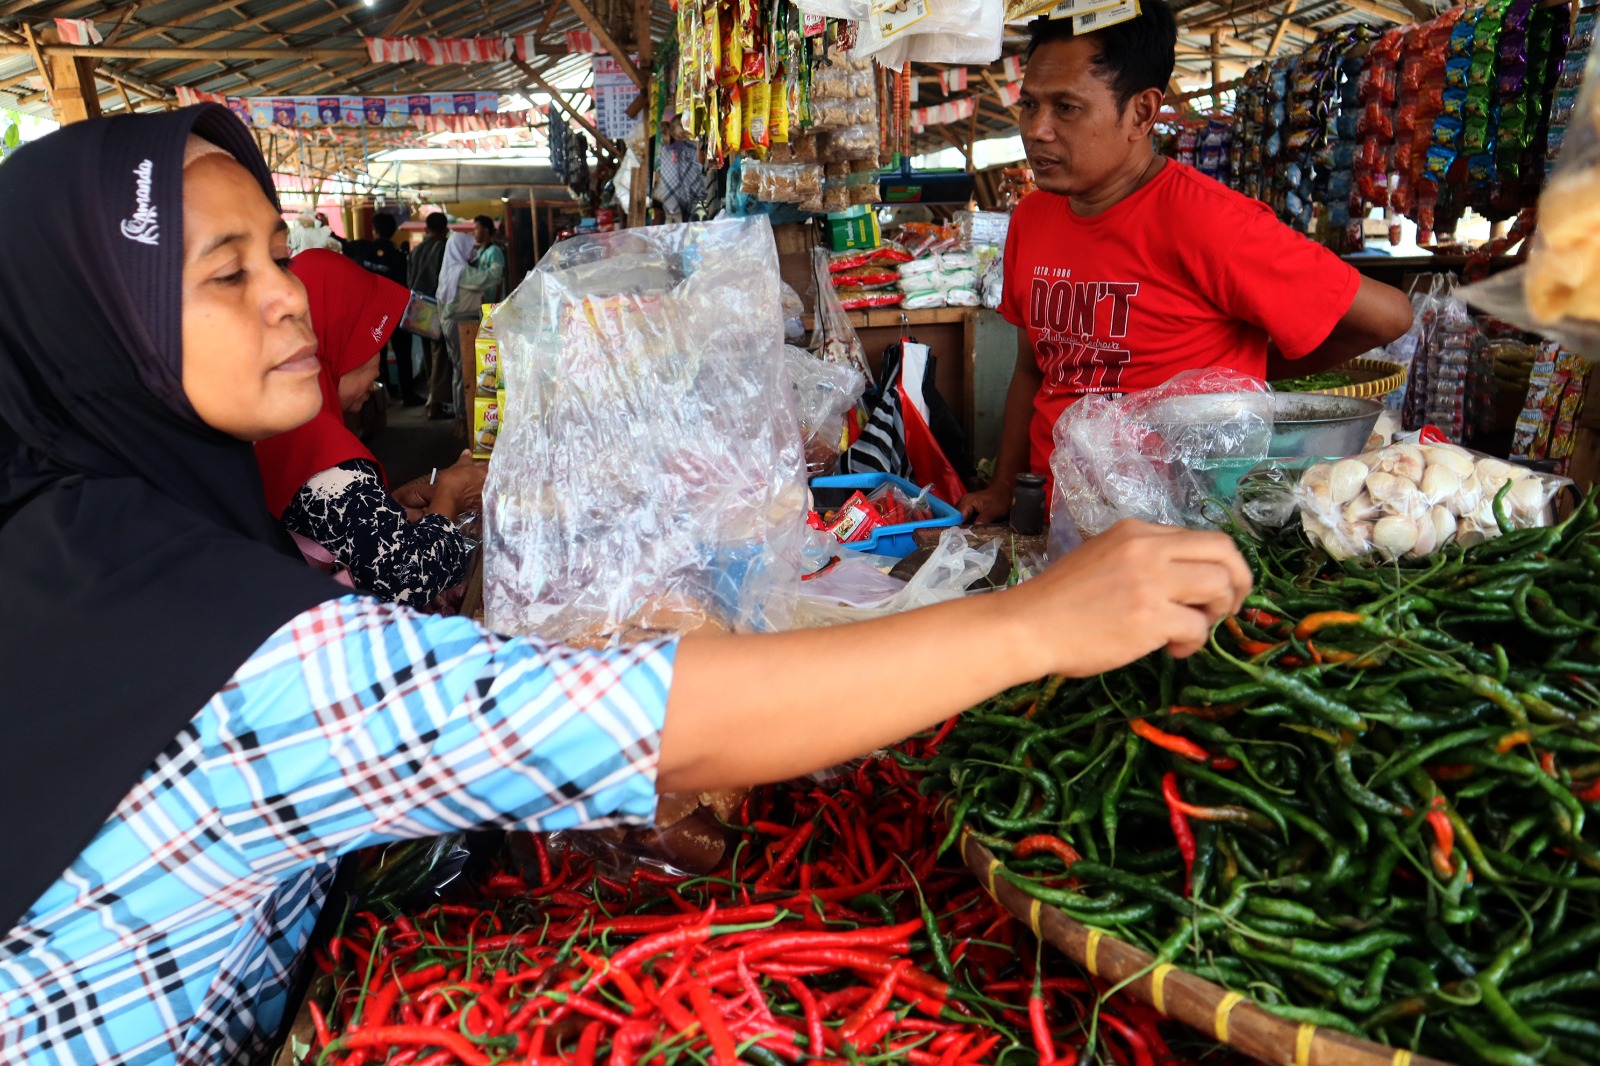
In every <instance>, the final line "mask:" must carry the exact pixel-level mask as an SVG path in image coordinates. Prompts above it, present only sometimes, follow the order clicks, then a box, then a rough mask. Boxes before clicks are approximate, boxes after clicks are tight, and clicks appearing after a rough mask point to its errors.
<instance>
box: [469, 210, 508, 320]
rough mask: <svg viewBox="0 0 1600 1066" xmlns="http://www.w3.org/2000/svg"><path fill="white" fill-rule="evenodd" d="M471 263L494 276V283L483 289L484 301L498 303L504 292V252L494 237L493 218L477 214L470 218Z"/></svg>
mask: <svg viewBox="0 0 1600 1066" xmlns="http://www.w3.org/2000/svg"><path fill="white" fill-rule="evenodd" d="M472 238H473V252H472V265H473V266H475V267H477V268H478V269H479V270H482V271H485V272H486V273H489V274H492V275H493V276H494V279H495V280H494V283H493V284H492V285H490V286H488V287H487V288H486V289H485V290H484V301H483V302H484V303H491V304H493V303H499V302H500V300H501V299H502V298H503V296H504V293H503V292H502V291H501V286H502V285H503V284H504V283H505V277H506V253H505V249H503V248H501V247H500V245H499V244H498V243H496V241H495V239H494V219H492V218H490V217H489V216H488V215H479V216H478V217H477V218H475V219H473V220H472Z"/></svg>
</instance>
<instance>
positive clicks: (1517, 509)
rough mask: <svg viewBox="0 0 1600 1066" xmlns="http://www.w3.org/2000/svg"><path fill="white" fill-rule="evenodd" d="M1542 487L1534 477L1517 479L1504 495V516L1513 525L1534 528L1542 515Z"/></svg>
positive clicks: (1543, 501)
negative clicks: (1506, 516) (1507, 517)
mask: <svg viewBox="0 0 1600 1066" xmlns="http://www.w3.org/2000/svg"><path fill="white" fill-rule="evenodd" d="M1544 506H1545V498H1544V486H1543V485H1541V484H1540V483H1539V479H1538V478H1535V477H1525V478H1518V479H1517V480H1516V481H1513V482H1512V483H1511V490H1510V491H1509V492H1507V493H1506V514H1507V515H1508V516H1509V517H1510V518H1511V520H1512V523H1513V524H1514V525H1518V526H1522V527H1524V528H1526V527H1531V526H1536V525H1538V524H1539V520H1540V518H1541V517H1542V516H1543V514H1544Z"/></svg>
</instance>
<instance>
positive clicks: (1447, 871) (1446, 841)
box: [1424, 796, 1456, 880]
mask: <svg viewBox="0 0 1600 1066" xmlns="http://www.w3.org/2000/svg"><path fill="white" fill-rule="evenodd" d="M1424 817H1425V818H1426V820H1427V823H1428V826H1429V828H1431V829H1432V830H1433V835H1434V837H1435V839H1436V841H1437V842H1436V843H1434V844H1433V845H1432V846H1430V847H1429V848H1428V855H1429V857H1430V858H1431V859H1432V861H1433V872H1434V873H1436V874H1438V875H1439V876H1440V877H1443V878H1445V879H1446V880H1448V879H1449V878H1452V877H1454V876H1455V874H1456V864H1455V860H1454V858H1453V857H1452V856H1453V853H1454V851H1455V846H1456V829H1455V826H1453V825H1451V824H1450V816H1449V815H1448V814H1446V813H1445V812H1444V797H1443V796H1435V797H1434V798H1433V809H1432V810H1430V811H1429V812H1428V813H1427V814H1426V815H1425V816H1424Z"/></svg>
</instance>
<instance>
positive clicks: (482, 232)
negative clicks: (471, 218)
mask: <svg viewBox="0 0 1600 1066" xmlns="http://www.w3.org/2000/svg"><path fill="white" fill-rule="evenodd" d="M472 235H473V236H474V237H475V238H477V241H478V245H479V247H482V246H483V245H486V244H488V243H489V241H490V240H492V239H493V238H494V228H493V227H492V226H485V225H484V224H483V223H482V222H477V223H474V224H473V226H472Z"/></svg>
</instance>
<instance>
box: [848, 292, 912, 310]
mask: <svg viewBox="0 0 1600 1066" xmlns="http://www.w3.org/2000/svg"><path fill="white" fill-rule="evenodd" d="M836 291H837V292H838V294H839V303H840V304H842V305H843V306H844V309H845V310H846V311H865V310H868V309H870V308H874V307H898V306H899V305H900V301H901V300H903V299H904V298H905V295H904V294H903V293H901V292H900V291H898V290H896V289H838V290H836Z"/></svg>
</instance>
